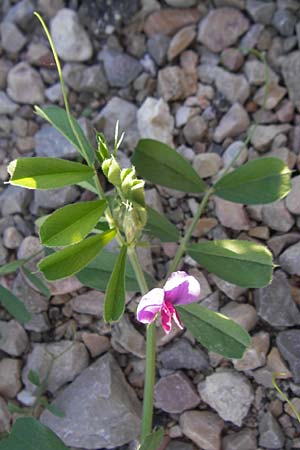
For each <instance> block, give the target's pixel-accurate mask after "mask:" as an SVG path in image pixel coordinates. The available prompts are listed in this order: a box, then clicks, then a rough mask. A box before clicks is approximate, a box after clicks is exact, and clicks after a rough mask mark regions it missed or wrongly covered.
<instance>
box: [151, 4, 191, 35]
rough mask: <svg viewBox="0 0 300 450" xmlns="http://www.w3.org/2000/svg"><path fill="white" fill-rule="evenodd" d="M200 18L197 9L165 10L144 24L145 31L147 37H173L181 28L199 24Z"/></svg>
mask: <svg viewBox="0 0 300 450" xmlns="http://www.w3.org/2000/svg"><path fill="white" fill-rule="evenodd" d="M199 18H200V11H199V10H197V9H186V8H180V9H173V8H172V9H171V8H165V9H161V10H159V11H155V12H153V13H152V14H150V15H149V16H148V17H147V19H146V21H145V24H144V31H145V33H146V34H147V36H153V35H154V34H156V33H161V32H162V30H163V32H164V34H166V35H169V36H172V35H173V34H175V33H176V31H178V30H180V29H181V28H183V27H185V26H187V25H191V24H194V23H197V22H198V20H199Z"/></svg>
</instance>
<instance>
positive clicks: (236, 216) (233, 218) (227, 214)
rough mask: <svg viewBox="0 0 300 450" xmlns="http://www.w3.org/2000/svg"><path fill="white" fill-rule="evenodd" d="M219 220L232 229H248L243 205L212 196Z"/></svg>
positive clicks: (247, 219)
mask: <svg viewBox="0 0 300 450" xmlns="http://www.w3.org/2000/svg"><path fill="white" fill-rule="evenodd" d="M214 202H215V206H216V216H217V218H218V220H219V222H220V223H221V224H222V225H223V226H224V227H228V228H231V229H232V230H237V231H240V230H249V228H250V221H249V218H248V216H247V213H246V211H245V208H244V207H243V205H241V204H239V203H233V202H229V201H227V200H223V199H222V198H218V197H214Z"/></svg>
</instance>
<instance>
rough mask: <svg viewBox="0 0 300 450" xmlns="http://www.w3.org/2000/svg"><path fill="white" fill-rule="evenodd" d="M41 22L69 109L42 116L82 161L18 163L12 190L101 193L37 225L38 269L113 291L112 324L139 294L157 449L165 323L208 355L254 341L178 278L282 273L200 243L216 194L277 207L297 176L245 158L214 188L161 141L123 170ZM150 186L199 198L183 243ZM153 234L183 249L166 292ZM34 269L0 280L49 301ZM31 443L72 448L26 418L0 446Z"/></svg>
mask: <svg viewBox="0 0 300 450" xmlns="http://www.w3.org/2000/svg"><path fill="white" fill-rule="evenodd" d="M36 16H37V17H38V18H39V20H40V21H41V23H42V26H43V28H44V30H45V33H46V35H47V37H48V40H49V42H50V45H51V48H52V52H53V55H54V58H55V62H56V65H57V69H58V73H59V77H60V81H61V87H62V92H63V97H64V103H65V110H63V109H61V108H59V107H56V106H46V107H44V108H40V107H36V108H35V111H36V114H38V115H39V116H41V117H42V118H44V119H45V120H46V121H47V122H49V123H50V124H52V125H53V126H54V127H55V128H56V129H57V130H58V131H59V132H60V133H61V134H62V135H63V136H65V137H66V138H67V139H68V140H69V141H70V142H71V143H72V144H73V145H74V147H75V148H76V149H77V150H78V151H79V154H80V156H81V159H82V161H81V162H73V161H66V160H63V159H57V158H46V157H43V158H40V157H34V158H20V159H17V160H15V161H12V162H11V163H10V164H9V166H8V171H9V174H10V180H9V183H10V184H12V185H15V186H20V187H24V188H27V189H58V188H61V187H63V186H68V185H73V184H77V185H79V186H81V187H83V188H85V189H87V190H89V191H91V192H93V193H94V194H96V196H97V199H95V200H91V201H85V202H79V203H76V204H71V205H67V206H64V207H63V208H60V209H58V210H57V211H55V212H53V213H52V214H50V215H49V216H46V217H42V218H40V219H39V220H38V222H37V223H38V225H39V231H40V240H41V243H42V244H43V246H44V247H46V248H48V255H47V256H46V257H44V258H42V259H41V261H40V262H39V264H38V268H39V270H40V272H41V274H42V276H43V277H44V279H45V280H47V281H48V282H50V283H51V282H52V281H54V280H59V279H63V278H66V277H69V276H71V275H76V276H77V277H78V279H79V280H80V281H81V282H82V283H83V284H84V285H85V286H88V287H92V288H94V289H99V290H105V291H106V294H105V303H104V319H105V321H106V322H108V323H114V322H116V321H118V320H120V319H121V317H122V315H123V313H124V310H125V293H126V290H128V291H136V292H139V294H140V295H141V299H140V302H139V305H138V309H137V319H138V320H139V321H140V322H142V323H143V324H145V325H146V327H145V329H146V372H145V388H144V404H143V418H142V430H141V436H140V449H141V450H145V449H147V450H149V449H150V450H151V449H152V450H155V449H156V448H157V446H158V445H159V442H160V440H161V439H162V436H163V431H162V430H156V431H153V430H152V416H153V387H154V382H155V353H156V343H155V334H156V328H155V327H156V325H155V324H156V320H157V318H158V317H159V320H160V321H161V324H162V326H163V329H164V330H165V332H166V333H169V332H170V329H171V326H172V321H174V322H176V324H177V325H178V326H179V327H180V328H183V327H186V328H187V329H188V330H189V331H190V332H191V333H192V335H193V336H194V337H195V338H196V339H197V341H198V342H200V344H202V345H203V346H204V347H206V348H207V349H208V350H209V351H213V352H217V353H219V354H221V355H223V356H225V357H227V358H241V357H242V356H243V353H244V351H245V349H246V348H247V347H248V346H249V344H250V337H249V335H248V333H247V332H246V330H244V329H243V328H242V327H241V326H240V325H238V324H237V323H236V322H234V321H233V320H231V319H229V318H227V317H225V316H223V315H222V314H219V313H216V312H214V311H211V310H210V309H207V308H205V307H203V306H201V305H200V304H199V303H198V300H199V294H200V286H199V283H198V281H197V280H196V279H195V278H194V277H192V276H190V275H189V274H188V273H186V272H184V271H180V270H178V269H179V268H180V263H181V260H182V257H183V256H184V255H185V254H187V255H189V256H191V257H192V258H193V259H194V260H195V261H196V262H197V263H198V264H199V265H200V266H201V267H202V268H203V269H206V270H207V271H208V272H211V273H213V274H216V275H217V276H218V277H220V278H222V279H223V280H225V281H227V282H230V283H233V284H236V285H238V286H242V287H245V288H259V287H262V286H266V285H267V284H268V283H270V281H271V278H272V271H273V267H274V266H273V261H272V255H271V253H270V251H269V250H268V249H267V248H266V247H264V246H263V245H261V244H259V243H257V242H253V241H245V240H232V239H230V240H215V241H210V240H205V241H201V242H198V243H195V242H192V240H191V236H192V233H193V231H194V229H195V226H196V225H197V223H198V221H199V218H200V217H201V215H202V213H203V212H204V210H205V208H206V205H207V202H208V200H209V199H210V198H211V197H212V196H217V197H220V198H223V199H225V200H228V201H231V202H236V203H243V204H245V205H257V204H266V203H270V202H273V201H276V200H278V199H281V198H283V197H284V196H286V195H287V194H288V192H289V191H290V189H291V181H290V175H291V173H290V170H289V168H288V167H287V166H286V165H285V164H284V162H282V161H281V160H279V159H276V158H269V157H260V158H258V159H256V160H253V161H249V162H247V163H246V164H244V165H243V166H241V167H238V168H236V169H234V170H233V169H232V167H233V163H234V161H235V160H236V159H237V158H238V156H239V155H237V157H236V158H235V160H234V161H232V163H231V165H230V166H229V167H227V169H226V170H225V171H224V172H223V174H222V176H221V177H220V178H219V179H218V180H217V181H216V182H215V183H213V184H210V185H208V184H207V183H206V182H204V181H203V180H202V179H201V178H200V177H199V175H198V174H197V173H196V172H195V170H194V169H193V168H192V166H191V165H190V164H189V162H188V161H186V160H185V159H184V158H183V157H182V156H180V155H179V154H178V153H177V152H176V151H175V150H174V149H172V148H170V147H169V146H167V145H166V144H163V143H161V142H158V141H155V140H153V139H141V140H140V141H139V143H138V145H137V147H136V149H135V151H134V153H133V156H132V159H131V161H132V167H130V168H122V167H120V164H119V162H118V149H119V147H120V146H121V144H122V137H123V136H121V137H119V132H118V127H116V135H115V142H114V145H113V148H110V147H109V145H108V144H107V142H106V139H105V136H104V135H103V134H102V133H98V134H97V142H98V148H96V149H94V148H92V146H91V145H90V143H89V142H88V140H87V139H86V137H85V135H84V133H83V132H82V129H81V128H80V126H79V124H78V122H77V121H76V119H75V118H74V117H73V116H72V115H71V113H70V108H69V104H68V100H67V96H66V90H65V87H64V80H63V77H62V71H61V66H60V63H59V59H58V56H57V53H56V51H55V48H54V45H53V42H52V39H51V36H50V34H49V32H48V29H47V27H46V25H45V24H44V22H43V20H42V18H41V17H40V16H39V15H38V14H36ZM246 141H247V142H248V141H249V136H248V138H247V140H246ZM100 173H102V174H103V175H104V176H105V177H106V179H107V181H108V182H109V183H110V184H111V185H112V187H113V190H112V191H111V192H110V195H107V194H106V192H104V190H103V187H102V185H101V183H100V181H99V174H100ZM145 180H146V181H149V182H150V183H153V184H159V185H162V186H165V187H168V188H172V189H177V190H180V191H182V192H185V193H192V194H195V195H196V196H197V198H198V201H199V205H198V209H197V211H196V213H195V215H194V217H193V220H192V222H191V224H190V226H189V227H188V229H187V230H186V232H185V234H184V235H180V233H179V232H178V230H177V228H176V227H175V226H174V225H173V224H172V223H171V222H169V221H168V219H167V218H166V217H164V216H162V215H161V214H159V213H158V212H157V211H155V210H153V209H152V208H150V207H149V206H147V204H146V202H145V193H144V184H145ZM149 236H155V237H156V238H159V239H160V240H161V241H162V242H170V241H173V242H179V246H178V249H177V252H176V255H175V257H174V258H173V260H172V261H171V262H170V265H169V270H168V274H167V277H166V280H159V281H160V285H159V287H155V283H154V282H153V280H152V278H151V277H150V276H149V275H148V274H146V273H144V271H143V270H142V268H141V265H140V262H139V259H138V257H137V252H136V249H137V247H138V246H139V245H144V243H145V240H146V241H147V242H148V241H149V239H150V238H149ZM113 239H116V240H117V243H118V253H116V254H114V253H111V252H109V251H107V250H106V249H105V247H106V246H107V244H108V243H109V242H111V241H112V240H113ZM26 263H27V261H26V260H21V261H15V262H13V263H10V264H8V265H6V266H3V267H2V268H1V269H0V273H1V274H6V273H11V272H13V271H15V270H16V269H21V270H23V272H24V275H25V276H26V277H28V278H29V279H30V281H31V282H32V283H34V284H35V286H36V288H37V289H39V290H40V291H42V292H43V293H44V295H46V296H49V295H50V294H49V289H48V287H47V285H46V284H45V282H44V281H43V277H42V278H38V277H37V276H36V275H35V274H33V273H31V272H30V271H29V270H28V269H27V268H26ZM0 294H1V301H2V304H3V306H4V307H6V308H7V309H8V311H9V312H10V313H11V314H12V315H13V316H15V317H16V318H17V319H18V320H20V321H21V322H26V321H28V320H30V314H29V313H28V312H27V311H26V310H25V307H24V305H23V304H22V303H21V302H20V301H19V300H18V299H17V298H16V297H15V296H14V295H13V294H12V293H10V292H9V291H8V290H7V289H5V288H4V287H1V291H0ZM24 421H26V423H25V422H24ZM24 430H25V431H24ZM29 431H30V432H29ZM18 433H19V435H20V433H23V442H22V444H20V443H19V444H18V439H17V437H16V436H18ZM24 436H25V440H26V439H27V440H29V441H30V442H33V441H32V440H33V439H36V440H37V439H39V441H40V445H41V443H42V445H43V449H46V450H52V449H61V450H65V449H66V447H65V445H64V444H63V443H62V442H61V441H60V440H59V439H58V438H57V437H56V436H55V435H53V433H52V432H50V430H48V429H46V428H45V427H44V426H43V425H41V424H40V423H39V422H37V421H35V420H34V419H32V418H23V419H18V420H17V421H16V423H15V425H14V427H13V429H12V433H11V434H10V436H9V437H8V438H6V439H5V440H4V441H3V442H5V443H4V445H6V446H5V447H3V446H2V447H1V445H2V444H1V443H0V449H1V448H5V449H6V450H12V449H13V450H24ZM33 436H35V437H34V438H33ZM133 438H134V437H133ZM20 445H21V446H20ZM28 448H29V447H28ZM34 448H35V447H34ZM39 448H40V447H39ZM41 448H42V447H41ZM26 449H27V447H26Z"/></svg>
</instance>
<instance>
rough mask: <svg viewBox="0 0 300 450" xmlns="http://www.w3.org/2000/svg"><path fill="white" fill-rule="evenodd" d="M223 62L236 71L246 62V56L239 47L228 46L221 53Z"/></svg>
mask: <svg viewBox="0 0 300 450" xmlns="http://www.w3.org/2000/svg"><path fill="white" fill-rule="evenodd" d="M221 62H222V64H223V65H224V66H225V67H226V68H227V69H229V70H231V71H233V72H236V71H237V70H239V69H240V67H242V65H243V63H244V56H243V54H242V53H241V52H240V50H238V49H237V48H226V49H225V50H223V52H222V55H221Z"/></svg>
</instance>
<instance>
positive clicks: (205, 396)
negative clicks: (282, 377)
mask: <svg viewBox="0 0 300 450" xmlns="http://www.w3.org/2000/svg"><path fill="white" fill-rule="evenodd" d="M198 391H199V393H200V396H201V399H202V400H203V401H204V402H205V403H207V404H208V405H209V406H211V407H212V408H213V409H215V410H216V411H217V413H218V415H219V416H220V417H222V419H224V420H229V421H230V422H232V423H234V424H235V425H237V426H239V427H240V426H241V425H242V422H243V419H244V418H245V417H246V416H247V414H248V411H249V408H250V406H251V403H252V402H253V400H254V395H253V389H252V386H251V384H250V383H249V381H248V380H247V378H246V377H244V376H243V375H241V374H239V373H236V372H234V371H226V372H218V373H214V374H213V375H209V376H208V377H206V379H205V381H203V382H200V383H199V384H198Z"/></svg>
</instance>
